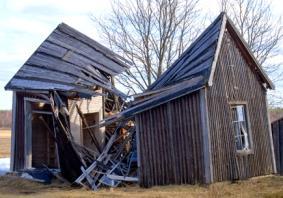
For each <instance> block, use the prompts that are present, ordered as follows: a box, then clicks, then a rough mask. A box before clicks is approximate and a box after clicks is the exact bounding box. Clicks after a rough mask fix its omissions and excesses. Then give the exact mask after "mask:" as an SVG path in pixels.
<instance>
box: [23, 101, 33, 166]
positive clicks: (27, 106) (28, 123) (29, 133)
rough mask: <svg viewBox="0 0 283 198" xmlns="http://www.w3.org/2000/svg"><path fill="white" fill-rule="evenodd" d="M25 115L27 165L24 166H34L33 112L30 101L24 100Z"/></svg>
mask: <svg viewBox="0 0 283 198" xmlns="http://www.w3.org/2000/svg"><path fill="white" fill-rule="evenodd" d="M24 111H25V113H24V115H25V136H24V137H25V152H24V153H25V157H24V159H25V166H24V168H31V167H32V123H31V122H32V112H31V104H30V102H29V101H27V100H25V101H24Z"/></svg>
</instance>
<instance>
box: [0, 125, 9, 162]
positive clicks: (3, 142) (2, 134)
mask: <svg viewBox="0 0 283 198" xmlns="http://www.w3.org/2000/svg"><path fill="white" fill-rule="evenodd" d="M10 147H11V131H10V130H9V129H0V158H3V157H10Z"/></svg>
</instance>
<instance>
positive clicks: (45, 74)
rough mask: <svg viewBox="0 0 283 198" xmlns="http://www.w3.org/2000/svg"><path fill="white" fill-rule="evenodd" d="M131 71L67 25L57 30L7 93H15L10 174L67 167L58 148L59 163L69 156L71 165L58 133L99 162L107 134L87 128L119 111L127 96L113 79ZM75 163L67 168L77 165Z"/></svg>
mask: <svg viewBox="0 0 283 198" xmlns="http://www.w3.org/2000/svg"><path fill="white" fill-rule="evenodd" d="M127 68H129V66H128V62H127V61H126V60H125V59H123V58H122V57H120V56H119V55H117V54H114V53H113V52H112V51H110V50H109V49H107V48H106V47H104V46H102V45H101V44H99V43H97V42H96V41H94V40H92V39H90V38H89V37H87V36H85V35H84V34H82V33H80V32H78V31H77V30H75V29H73V28H71V27H70V26H68V25H66V24H64V23H62V24H60V25H58V27H57V28H56V29H55V30H54V31H53V32H52V33H51V34H50V35H49V36H48V38H47V39H46V40H45V41H44V42H43V43H42V44H41V45H40V46H39V47H38V49H37V50H36V51H35V52H34V53H33V54H32V56H31V57H30V58H29V59H28V60H27V61H26V63H25V64H24V65H23V66H22V67H21V68H20V69H19V71H18V72H17V73H16V74H15V76H14V77H13V78H12V79H11V80H10V81H9V83H8V84H7V85H6V87H5V89H6V90H12V91H13V110H12V111H13V127H12V145H11V170H12V171H19V170H23V169H28V168H31V167H33V168H40V167H45V166H47V167H49V168H62V167H60V166H62V165H64V166H65V165H66V166H68V165H67V164H64V162H63V161H64V159H59V156H58V155H59V154H58V148H57V147H58V145H59V146H60V147H61V151H62V153H61V155H62V156H61V158H63V155H64V154H66V156H64V157H66V158H65V161H68V158H67V155H68V151H67V150H66V151H64V152H65V153H64V152H63V150H64V147H63V145H62V144H63V143H64V142H63V143H62V142H61V143H62V144H55V140H56V134H57V135H58V132H57V133H56V130H58V128H60V129H61V131H62V130H63V131H64V133H65V132H66V131H65V130H68V131H69V132H70V133H69V134H65V135H69V136H72V139H71V140H72V141H74V143H71V144H76V145H82V146H83V147H84V148H85V149H86V150H87V151H88V152H90V153H91V155H92V156H93V158H95V156H96V155H97V154H99V153H100V152H101V148H103V146H104V144H105V128H100V129H98V128H95V129H92V130H91V131H90V129H86V126H87V125H93V124H97V123H98V122H99V121H100V120H102V119H104V118H105V117H107V116H108V114H111V113H115V111H117V110H119V109H120V106H119V105H120V103H121V100H122V99H124V98H125V97H126V96H125V95H124V94H123V93H122V92H120V91H118V90H117V89H116V88H115V87H114V86H113V81H112V78H113V77H114V76H115V75H117V74H120V73H121V72H123V71H125V70H126V69H127ZM51 96H52V99H53V102H54V104H51V103H52V101H51V100H50V97H51ZM55 103H59V108H54V107H55V106H54V105H55ZM52 105H53V106H52ZM56 105H57V106H58V104H56ZM65 110H66V111H67V113H66V112H65V114H67V115H66V117H64V118H61V117H62V116H61V115H62V112H61V111H65ZM63 113H64V112H63ZM56 116H57V117H58V120H57V121H58V122H57V124H58V125H59V126H55V124H56ZM59 116H60V118H59ZM60 119H61V120H60ZM64 119H65V120H64ZM62 120H63V121H62ZM61 125H64V126H61ZM54 136H55V138H54ZM62 141H63V140H62ZM64 141H67V140H66V138H65V140H64ZM73 158H74V161H72V158H71V157H70V161H69V162H66V163H70V164H72V162H73V164H75V163H76V161H75V160H76V158H75V157H73ZM59 161H60V162H61V163H59ZM62 163H63V164H62ZM77 172H79V173H77V174H80V173H81V171H80V167H78V171H77ZM70 175H71V174H70ZM72 179H75V178H72Z"/></svg>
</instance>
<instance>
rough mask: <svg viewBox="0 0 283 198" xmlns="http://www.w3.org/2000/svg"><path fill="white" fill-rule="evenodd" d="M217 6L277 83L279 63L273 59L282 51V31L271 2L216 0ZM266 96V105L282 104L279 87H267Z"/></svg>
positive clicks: (280, 76)
mask: <svg viewBox="0 0 283 198" xmlns="http://www.w3.org/2000/svg"><path fill="white" fill-rule="evenodd" d="M220 7H221V10H222V11H225V12H226V13H227V14H228V16H229V17H230V18H231V19H232V20H233V22H234V23H235V25H236V27H237V28H238V30H239V31H240V34H241V35H242V36H243V37H244V39H245V40H246V41H247V43H248V45H249V46H250V48H251V49H252V52H253V54H254V55H255V57H256V58H257V60H258V61H259V63H260V64H261V65H262V67H263V69H264V70H265V71H266V72H267V74H268V75H269V76H270V77H271V79H272V81H273V82H274V83H275V84H276V85H278V87H280V82H281V81H282V80H283V70H282V68H281V67H282V65H283V64H282V62H278V61H276V57H279V55H282V49H280V44H281V43H282V38H283V32H282V23H281V17H277V18H276V17H275V16H274V15H273V14H272V11H271V3H270V2H269V1H268V0H220ZM280 50H281V51H280ZM281 86H282V85H281ZM268 96H269V105H270V106H278V105H281V106H282V102H283V97H282V93H281V91H280V90H277V91H271V92H269V95H268Z"/></svg>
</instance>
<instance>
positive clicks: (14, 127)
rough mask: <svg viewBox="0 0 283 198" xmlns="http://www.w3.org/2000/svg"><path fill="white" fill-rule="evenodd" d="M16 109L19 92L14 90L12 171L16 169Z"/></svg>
mask: <svg viewBox="0 0 283 198" xmlns="http://www.w3.org/2000/svg"><path fill="white" fill-rule="evenodd" d="M16 109H17V94H16V92H15V91H13V103H12V130H11V155H10V171H15V146H16V145H15V143H16V137H15V133H16V124H17V123H16V122H17V120H16V117H17V116H16Z"/></svg>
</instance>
